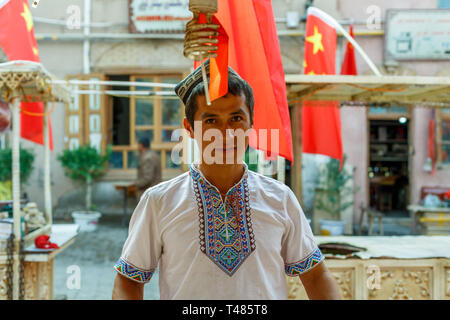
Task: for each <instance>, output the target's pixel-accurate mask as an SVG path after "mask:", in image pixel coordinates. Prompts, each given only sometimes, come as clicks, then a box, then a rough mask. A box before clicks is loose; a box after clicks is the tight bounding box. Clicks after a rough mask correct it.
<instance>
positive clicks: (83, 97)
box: [65, 74, 186, 179]
mask: <svg viewBox="0 0 450 320" xmlns="http://www.w3.org/2000/svg"><path fill="white" fill-rule="evenodd" d="M68 79H69V80H70V79H73V80H111V81H132V82H156V83H173V84H175V83H178V82H179V81H180V80H181V79H182V75H181V74H167V75H131V76H130V75H109V76H107V77H106V76H104V75H102V74H89V75H74V76H70V77H68ZM70 88H71V89H72V90H73V91H74V92H78V93H75V94H74V99H73V101H72V102H71V103H69V104H67V105H66V133H65V142H66V148H68V149H73V148H77V147H78V146H80V145H84V144H90V145H92V146H95V147H97V148H98V149H99V150H102V151H103V152H105V150H106V147H107V146H108V145H112V154H111V157H110V159H109V163H108V168H109V170H108V174H107V176H106V177H105V179H129V178H130V177H133V174H132V173H133V172H135V171H136V169H137V167H138V163H139V154H138V141H139V139H140V138H142V137H148V138H149V140H150V144H151V149H152V150H154V151H155V152H157V153H159V155H160V157H161V168H162V170H163V175H165V176H166V177H171V176H174V175H177V174H179V173H180V170H182V169H186V168H183V167H182V165H180V164H178V162H177V161H175V162H174V161H172V158H171V154H172V149H173V147H174V146H175V145H177V144H178V143H179V142H178V139H175V138H177V137H175V136H174V139H172V136H173V134H174V133H179V132H178V131H176V129H179V128H182V127H183V126H182V124H183V118H184V108H183V107H182V104H181V102H180V100H179V99H178V97H176V96H161V95H158V96H145V97H144V96H129V95H128V94H124V95H119V94H116V95H114V96H112V95H106V94H100V93H99V91H100V90H108V89H111V90H114V91H172V90H173V89H171V88H152V87H145V86H139V85H137V86H129V87H125V86H111V87H110V88H108V87H106V86H102V85H99V84H80V83H72V84H70ZM88 92H90V93H88ZM183 141H184V140H183ZM183 148H184V146H183ZM183 150H184V149H183ZM176 160H179V159H176ZM130 179H131V178H130Z"/></svg>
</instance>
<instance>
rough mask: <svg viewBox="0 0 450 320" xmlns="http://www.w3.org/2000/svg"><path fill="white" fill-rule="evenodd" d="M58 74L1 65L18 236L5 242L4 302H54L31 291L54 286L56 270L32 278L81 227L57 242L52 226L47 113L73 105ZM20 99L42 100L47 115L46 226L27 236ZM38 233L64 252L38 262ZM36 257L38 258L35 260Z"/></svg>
mask: <svg viewBox="0 0 450 320" xmlns="http://www.w3.org/2000/svg"><path fill="white" fill-rule="evenodd" d="M51 79H53V76H52V75H51V74H50V73H49V72H48V71H47V70H45V68H44V67H43V66H42V65H41V64H40V63H34V62H29V61H12V62H7V63H2V64H0V94H1V96H2V97H5V100H6V101H7V103H8V104H9V108H10V111H11V124H12V132H11V133H10V136H11V147H12V213H13V237H9V238H8V239H0V299H15V300H16V299H24V298H26V297H28V298H30V297H32V298H34V299H52V298H53V296H52V292H53V290H52V289H51V290H46V291H45V292H40V293H37V294H31V295H30V294H29V293H28V292H27V290H28V289H29V288H33V287H34V286H37V287H40V286H41V284H42V283H47V284H49V283H52V279H53V272H52V271H51V272H39V277H28V278H27V274H30V270H37V269H40V270H41V269H42V270H44V269H45V270H52V267H53V257H54V255H55V254H57V253H59V252H61V251H62V250H64V249H65V248H66V247H67V246H68V245H69V244H70V243H71V241H73V239H74V237H75V235H76V229H75V230H72V231H71V232H69V233H67V235H69V238H68V239H63V240H60V239H59V240H54V238H55V237H56V238H57V239H58V236H57V234H58V232H61V230H60V229H61V228H60V227H59V226H52V201H51V186H50V162H49V161H50V148H49V129H48V117H47V115H48V114H49V113H50V112H51V110H52V109H53V108H54V104H55V102H64V103H68V102H69V101H70V99H71V96H70V92H69V90H68V89H67V87H65V86H63V85H57V84H56V85H55V84H50V80H51ZM21 101H27V102H43V103H44V112H43V114H41V115H39V116H43V119H44V120H43V121H44V164H43V165H44V200H45V210H44V211H45V223H44V225H43V226H41V227H40V228H38V229H37V230H34V231H33V232H31V233H28V234H27V233H26V232H25V231H24V229H25V228H23V223H21V216H22V210H23V208H22V206H21V196H20V194H21V193H20V153H19V150H20V125H21V123H20V113H21V109H20V104H21ZM39 235H50V239H51V240H52V241H54V242H55V241H56V242H59V243H57V244H58V245H59V249H56V250H55V249H52V250H46V251H45V252H44V253H43V252H40V253H41V254H44V255H46V259H43V258H42V257H41V261H40V262H35V258H32V257H31V255H35V254H36V252H35V250H34V249H35V245H34V239H35V238H36V237H37V236H39ZM34 257H35V256H34Z"/></svg>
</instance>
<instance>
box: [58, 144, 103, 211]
mask: <svg viewBox="0 0 450 320" xmlns="http://www.w3.org/2000/svg"><path fill="white" fill-rule="evenodd" d="M110 156H111V146H108V149H107V151H106V154H104V155H102V154H101V153H100V152H99V151H98V150H97V148H94V147H91V146H90V145H85V146H81V147H79V148H77V149H73V150H64V151H63V152H62V153H61V154H60V155H59V156H58V160H59V161H60V162H61V164H62V166H63V167H64V169H65V174H66V176H68V177H69V178H71V179H73V180H80V181H82V182H83V183H85V184H86V210H88V211H89V210H92V184H93V181H95V180H96V179H98V178H100V177H101V176H102V175H104V174H105V173H106V170H107V167H106V164H107V162H108V160H109V158H110Z"/></svg>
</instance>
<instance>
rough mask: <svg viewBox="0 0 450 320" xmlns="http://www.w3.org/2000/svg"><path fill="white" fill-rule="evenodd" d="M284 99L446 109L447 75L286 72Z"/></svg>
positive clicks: (449, 84) (448, 94)
mask: <svg viewBox="0 0 450 320" xmlns="http://www.w3.org/2000/svg"><path fill="white" fill-rule="evenodd" d="M285 78H286V86H287V91H288V101H289V102H290V103H294V102H298V101H302V100H322V101H327V100H328V101H329V100H334V101H339V102H341V104H342V105H350V106H351V105H356V106H361V105H366V106H368V105H370V104H380V105H382V104H384V103H389V104H392V103H399V104H408V105H411V106H420V107H433V108H449V107H450V77H425V76H381V77H379V76H347V75H294V74H288V75H286V77H285Z"/></svg>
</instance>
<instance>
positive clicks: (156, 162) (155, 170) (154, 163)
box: [135, 137, 161, 199]
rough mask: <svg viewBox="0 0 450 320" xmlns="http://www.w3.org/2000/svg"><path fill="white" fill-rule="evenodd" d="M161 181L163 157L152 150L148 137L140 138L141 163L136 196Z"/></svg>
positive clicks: (139, 195) (139, 196) (138, 196)
mask: <svg viewBox="0 0 450 320" xmlns="http://www.w3.org/2000/svg"><path fill="white" fill-rule="evenodd" d="M160 182H161V159H160V157H159V155H158V154H157V153H156V152H154V151H152V150H150V140H149V139H148V138H146V137H144V138H141V139H140V140H139V165H138V172H137V179H136V181H135V186H136V196H137V198H138V199H140V198H141V196H142V194H143V193H144V192H145V190H147V189H148V188H150V187H152V186H154V185H156V184H158V183H160Z"/></svg>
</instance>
